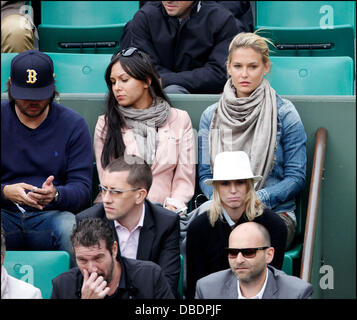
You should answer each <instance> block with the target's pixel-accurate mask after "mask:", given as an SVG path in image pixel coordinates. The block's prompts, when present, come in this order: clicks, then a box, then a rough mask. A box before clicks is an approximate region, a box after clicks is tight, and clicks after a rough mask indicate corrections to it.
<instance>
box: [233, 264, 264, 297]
mask: <svg viewBox="0 0 357 320" xmlns="http://www.w3.org/2000/svg"><path fill="white" fill-rule="evenodd" d="M268 274H269V272H268V269H267V270H266V276H265V281H264V285H263V287H262V289H261V290H260V291H259V292H258V294H256V295H255V296H254V297H251V298H249V299H262V298H263V294H264V291H265V287H266V286H267V282H268ZM237 291H238V299H248V298H246V297H245V296H243V294H242V292H241V291H240V286H239V280H238V279H237Z"/></svg>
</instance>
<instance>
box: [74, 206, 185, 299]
mask: <svg viewBox="0 0 357 320" xmlns="http://www.w3.org/2000/svg"><path fill="white" fill-rule="evenodd" d="M89 217H96V218H103V219H105V220H107V221H108V222H109V224H110V225H111V227H112V228H113V232H114V235H115V240H116V241H117V242H118V244H119V240H118V234H117V232H116V230H115V226H114V221H113V220H108V219H107V218H106V216H105V211H104V207H103V204H102V203H98V204H96V205H94V206H93V207H90V208H88V209H86V210H84V211H82V212H81V213H79V214H77V215H76V221H79V220H82V219H84V218H89ZM179 239H180V219H179V215H178V214H176V213H173V212H172V211H169V210H166V209H164V208H163V207H160V206H158V205H154V204H152V203H151V202H150V201H149V200H145V218H144V225H143V227H142V229H141V230H140V236H139V245H138V252H137V256H136V259H139V260H147V261H153V262H155V263H157V264H158V265H159V266H160V267H161V269H162V271H163V272H164V274H165V276H166V277H167V281H168V283H169V285H170V287H171V288H172V292H173V293H174V294H176V293H177V286H178V280H179V276H180V240H179ZM119 255H120V248H119V247H118V256H119Z"/></svg>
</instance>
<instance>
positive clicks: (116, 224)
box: [114, 204, 145, 232]
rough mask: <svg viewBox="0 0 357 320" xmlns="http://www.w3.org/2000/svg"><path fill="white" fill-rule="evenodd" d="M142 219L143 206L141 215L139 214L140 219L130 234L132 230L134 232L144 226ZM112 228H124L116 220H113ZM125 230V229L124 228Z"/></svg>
mask: <svg viewBox="0 0 357 320" xmlns="http://www.w3.org/2000/svg"><path fill="white" fill-rule="evenodd" d="M144 217H145V204H144V205H143V212H142V214H141V217H140V219H139V222H138V224H137V225H136V226H135V228H134V229H133V230H132V231H131V232H133V231H134V230H136V229H137V228H139V227H140V228H142V227H143V226H144ZM114 226H115V228H118V227H119V228H125V227H124V226H123V225H122V224H120V223H119V222H118V220H114ZM125 229H126V228H125Z"/></svg>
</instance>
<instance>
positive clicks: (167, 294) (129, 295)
mask: <svg viewBox="0 0 357 320" xmlns="http://www.w3.org/2000/svg"><path fill="white" fill-rule="evenodd" d="M117 259H118V258H117ZM118 261H120V264H121V267H122V274H121V277H120V282H119V286H118V289H117V291H116V292H115V293H114V294H113V295H112V296H106V297H105V299H173V298H174V296H173V294H172V292H171V289H170V286H169V284H168V283H167V280H166V277H164V275H163V273H162V271H161V268H160V267H159V266H158V265H157V264H155V263H153V262H150V261H139V260H134V259H128V258H124V257H120V258H119V259H118ZM82 285H83V275H82V273H81V271H80V270H79V268H78V267H75V268H72V269H71V270H69V271H67V272H64V273H62V274H60V275H59V276H58V277H56V278H54V279H53V280H52V286H53V289H52V294H51V299H80V298H81V289H82Z"/></svg>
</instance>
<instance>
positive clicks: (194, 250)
mask: <svg viewBox="0 0 357 320" xmlns="http://www.w3.org/2000/svg"><path fill="white" fill-rule="evenodd" d="M247 221H248V220H247V218H246V216H245V215H242V216H241V218H240V219H239V220H238V222H237V224H236V225H239V224H241V223H244V222H247ZM253 221H254V222H257V223H260V224H262V225H263V226H264V227H266V228H267V230H268V231H269V234H270V237H271V246H272V247H274V249H275V253H274V258H273V261H272V262H271V263H270V264H271V265H272V266H273V267H275V268H277V269H281V267H282V265H283V260H284V253H285V245H286V238H287V232H288V231H287V228H286V225H285V223H284V221H283V219H281V218H280V217H279V216H278V215H277V214H276V213H274V212H273V211H271V210H269V209H264V212H263V214H262V215H260V216H258V217H256V218H255V219H254V220H253ZM231 231H232V229H231V227H230V226H229V224H228V222H227V221H226V219H225V218H224V217H223V219H222V220H221V219H218V220H217V222H216V224H215V225H214V227H212V226H211V224H210V222H209V218H208V212H204V213H202V214H200V215H199V216H197V217H196V218H195V219H194V220H193V221H192V222H191V223H190V225H189V227H188V230H187V243H186V261H187V294H186V298H193V297H194V296H195V288H196V282H197V280H198V279H200V278H202V277H204V276H207V275H209V274H211V273H213V272H217V271H220V270H224V269H227V268H229V263H228V258H227V254H226V253H225V251H224V248H226V247H228V239H229V235H230V233H231Z"/></svg>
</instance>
